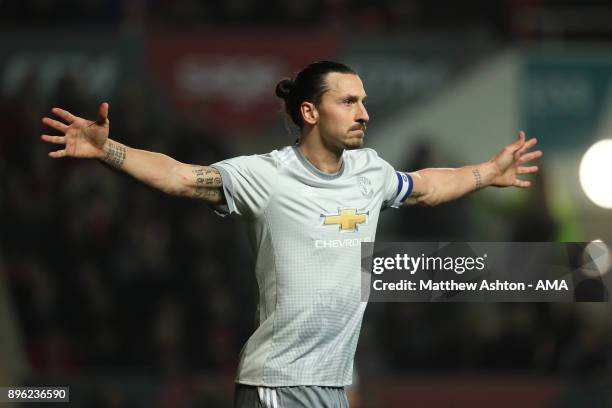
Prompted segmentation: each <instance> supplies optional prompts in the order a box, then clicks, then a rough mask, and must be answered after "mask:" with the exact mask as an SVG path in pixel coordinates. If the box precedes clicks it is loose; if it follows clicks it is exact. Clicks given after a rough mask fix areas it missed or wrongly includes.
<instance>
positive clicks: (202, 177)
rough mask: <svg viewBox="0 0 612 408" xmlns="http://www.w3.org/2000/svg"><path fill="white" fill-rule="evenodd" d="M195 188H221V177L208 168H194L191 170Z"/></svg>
mask: <svg viewBox="0 0 612 408" xmlns="http://www.w3.org/2000/svg"><path fill="white" fill-rule="evenodd" d="M193 175H194V176H195V178H196V181H195V183H196V185H197V186H207V187H221V176H220V175H219V172H218V171H217V170H215V169H213V168H210V167H196V168H195V169H193Z"/></svg>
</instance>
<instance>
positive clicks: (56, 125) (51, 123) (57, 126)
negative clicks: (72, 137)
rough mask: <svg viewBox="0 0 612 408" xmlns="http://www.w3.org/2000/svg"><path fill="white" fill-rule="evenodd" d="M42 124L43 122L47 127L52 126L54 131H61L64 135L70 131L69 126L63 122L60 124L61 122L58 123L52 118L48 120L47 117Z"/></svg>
mask: <svg viewBox="0 0 612 408" xmlns="http://www.w3.org/2000/svg"><path fill="white" fill-rule="evenodd" d="M42 122H43V123H44V124H45V125H47V126H50V127H52V128H53V129H55V130H57V131H60V132H62V133H66V131H68V126H67V125H66V124H64V123H62V122H60V121H57V120H55V119H51V118H48V117H46V116H45V117H44V118H43V119H42Z"/></svg>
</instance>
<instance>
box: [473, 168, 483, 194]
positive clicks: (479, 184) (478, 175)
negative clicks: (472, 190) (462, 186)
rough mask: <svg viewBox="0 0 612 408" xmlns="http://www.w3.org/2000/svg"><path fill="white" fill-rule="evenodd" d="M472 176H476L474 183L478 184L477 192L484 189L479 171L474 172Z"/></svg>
mask: <svg viewBox="0 0 612 408" xmlns="http://www.w3.org/2000/svg"><path fill="white" fill-rule="evenodd" d="M472 174H473V175H474V182H475V183H476V190H478V189H480V188H482V179H481V178H480V171H478V169H474V170H472Z"/></svg>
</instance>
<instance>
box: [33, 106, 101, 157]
mask: <svg viewBox="0 0 612 408" xmlns="http://www.w3.org/2000/svg"><path fill="white" fill-rule="evenodd" d="M51 111H52V112H53V113H54V114H55V115H57V116H58V117H60V118H61V119H63V120H64V122H66V123H68V125H66V124H65V123H63V122H60V121H57V120H54V119H51V118H48V117H44V118H43V119H42V122H43V123H44V124H45V125H47V126H50V127H52V128H53V129H55V130H57V131H59V132H61V133H63V136H51V135H42V136H41V138H42V140H44V141H45V142H49V143H53V144H59V145H64V148H63V149H61V150H57V151H54V152H49V157H53V158H54V159H58V158H61V157H79V158H91V159H103V158H104V157H105V156H106V152H105V150H104V145H105V143H106V142H107V141H108V130H109V121H108V103H106V102H104V103H102V104H101V105H100V107H99V108H98V118H97V119H96V121H95V122H92V121H89V120H86V119H83V118H80V117H78V116H75V115H73V114H71V113H70V112H67V111H65V110H63V109H59V108H53V109H52V110H51Z"/></svg>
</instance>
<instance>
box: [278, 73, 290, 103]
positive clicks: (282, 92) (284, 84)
mask: <svg viewBox="0 0 612 408" xmlns="http://www.w3.org/2000/svg"><path fill="white" fill-rule="evenodd" d="M293 85H294V83H293V81H292V80H291V79H289V78H285V79H281V80H280V81H279V83H278V84H276V96H278V97H279V98H282V99H287V97H288V96H289V94H290V93H291V90H292V89H293Z"/></svg>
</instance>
